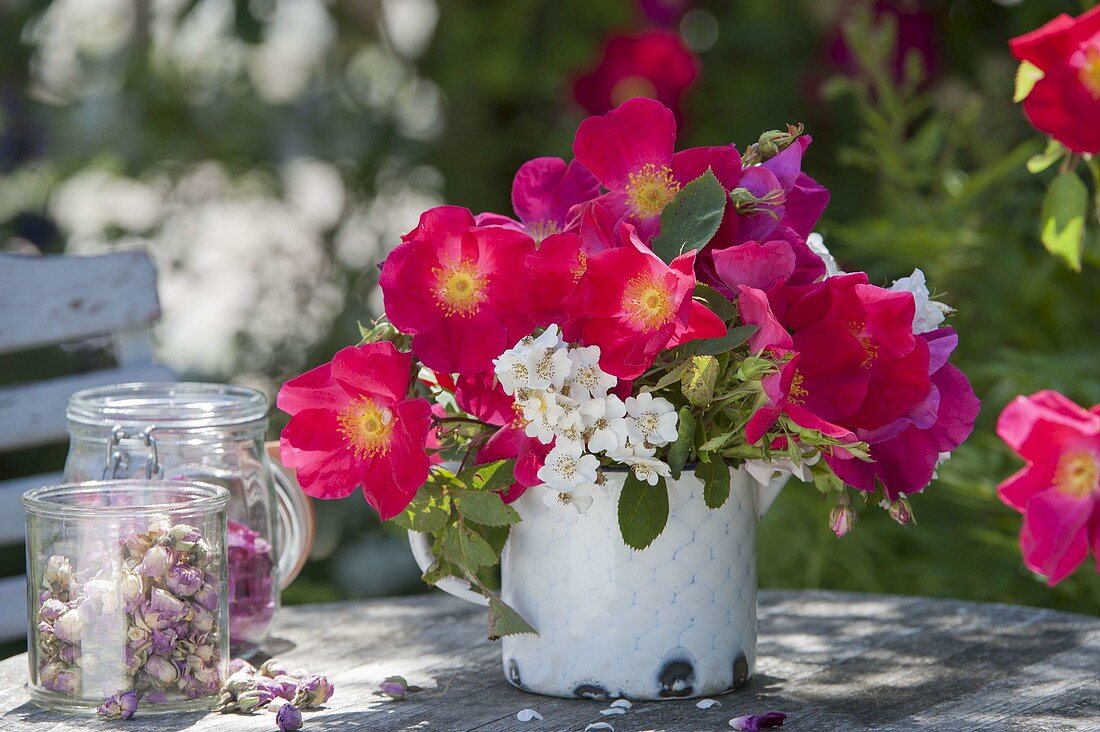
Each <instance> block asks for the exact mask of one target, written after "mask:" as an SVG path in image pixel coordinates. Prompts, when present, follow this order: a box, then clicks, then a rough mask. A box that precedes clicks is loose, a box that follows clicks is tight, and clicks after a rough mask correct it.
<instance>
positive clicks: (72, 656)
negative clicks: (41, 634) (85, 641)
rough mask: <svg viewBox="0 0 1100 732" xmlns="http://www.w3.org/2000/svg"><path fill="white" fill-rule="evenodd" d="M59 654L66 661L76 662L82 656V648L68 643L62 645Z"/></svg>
mask: <svg viewBox="0 0 1100 732" xmlns="http://www.w3.org/2000/svg"><path fill="white" fill-rule="evenodd" d="M57 655H58V657H59V658H60V659H61V660H62V661H64V662H65V663H68V664H74V663H76V659H78V658H80V648H79V646H72V645H68V644H66V645H63V646H61V650H60V651H59V652H58V654H57Z"/></svg>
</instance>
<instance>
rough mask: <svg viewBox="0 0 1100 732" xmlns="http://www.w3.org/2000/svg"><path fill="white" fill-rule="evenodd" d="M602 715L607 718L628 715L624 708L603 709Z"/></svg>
mask: <svg viewBox="0 0 1100 732" xmlns="http://www.w3.org/2000/svg"><path fill="white" fill-rule="evenodd" d="M600 714H602V715H603V716H605V717H613V716H615V715H618V714H626V710H625V709H623V708H622V707H611V708H610V709H601V710H600Z"/></svg>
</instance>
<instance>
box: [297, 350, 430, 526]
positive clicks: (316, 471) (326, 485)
mask: <svg viewBox="0 0 1100 732" xmlns="http://www.w3.org/2000/svg"><path fill="white" fill-rule="evenodd" d="M411 371H412V356H411V355H410V354H408V353H401V352H400V351H398V350H397V349H396V348H394V346H393V344H392V343H388V342H381V343H368V344H366V345H363V346H350V347H348V348H343V349H341V350H340V351H338V352H337V353H336V355H335V356H334V357H333V359H332V361H330V362H329V363H326V364H322V365H321V366H318V367H317V368H315V369H313V370H311V371H307V372H306V373H304V374H302V375H301V376H298V377H297V378H294V379H291V380H290V381H288V382H286V383H285V384H283V387H282V389H280V390H279V396H278V400H277V402H276V403H277V404H278V406H279V409H281V410H283V411H284V412H286V413H287V414H289V415H290V422H289V423H288V424H287V426H286V427H284V428H283V432H282V436H281V438H280V440H279V448H280V454H281V456H282V461H283V463H284V464H285V465H287V466H288V467H291V468H294V469H295V470H296V471H297V477H298V483H299V484H300V485H301V486H302V490H303V491H304V492H305V493H306V494H307V495H310V496H313V497H314V498H343V497H345V496H348V495H350V494H351V493H352V492H353V491H354V490H355V489H356V488H357V487H359V486H362V489H363V495H364V497H365V498H366V499H367V503H369V504H370V505H371V506H373V507H374V509H375V510H376V511H378V515H379V516H381V517H382V519H388V518H391V517H393V516H395V515H397V514H398V513H400V512H401V511H402V510H404V508H405V507H406V506H407V505H409V501H411V500H412V498H413V496H414V495H415V494H416V491H417V489H418V488H420V486H421V485H422V484H423V483H424V481H425V479H427V477H428V468H429V460H428V455H427V453H426V452H425V449H424V445H425V442H426V441H427V438H428V429H429V427H430V425H431V405H429V404H428V400H427V399H421V398H409V396H408V393H409V380H410V374H411Z"/></svg>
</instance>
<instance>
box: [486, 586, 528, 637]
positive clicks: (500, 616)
mask: <svg viewBox="0 0 1100 732" xmlns="http://www.w3.org/2000/svg"><path fill="white" fill-rule="evenodd" d="M525 633H533V634H534V635H538V631H536V630H535V629H534V628H532V627H531V624H530V623H528V622H527V621H526V620H524V619H523V616H522V615H520V614H519V613H517V612H516V611H515V610H513V609H512V608H511V607H509V606H508V603H506V602H504V600H501V599H500V598H499V597H497V596H496V595H494V594H491V593H490V595H489V640H499V639H500V638H503V637H504V636H506V635H523V634H525Z"/></svg>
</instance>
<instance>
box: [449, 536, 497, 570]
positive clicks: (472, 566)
mask: <svg viewBox="0 0 1100 732" xmlns="http://www.w3.org/2000/svg"><path fill="white" fill-rule="evenodd" d="M442 550H443V558H444V559H446V560H447V561H448V562H452V563H454V564H457V565H458V566H459V567H462V568H463V569H466V570H469V571H470V572H471V573H473V572H474V571H476V570H477V569H478V568H480V567H488V566H490V565H492V564H496V562H497V553H496V552H494V551H493V548H492V547H491V546H489V542H487V541H485V539H483V538H481V537H480V536H478V535H477V534H475V533H474V532H472V531H470V530H469V529H467V528H465V527H464V526H452V527H450V528H449V529H448V530H447V532H446V533H445V534H444V535H443V547H442Z"/></svg>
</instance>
